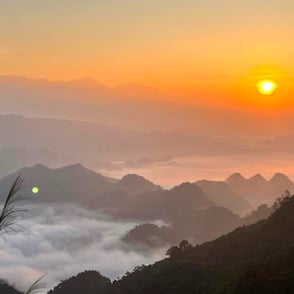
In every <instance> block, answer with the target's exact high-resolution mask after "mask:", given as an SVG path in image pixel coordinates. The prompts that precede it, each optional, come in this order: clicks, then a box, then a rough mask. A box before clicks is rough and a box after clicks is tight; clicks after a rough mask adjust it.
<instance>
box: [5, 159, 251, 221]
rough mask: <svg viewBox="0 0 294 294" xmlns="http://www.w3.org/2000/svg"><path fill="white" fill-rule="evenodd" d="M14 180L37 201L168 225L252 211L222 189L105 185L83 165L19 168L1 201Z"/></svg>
mask: <svg viewBox="0 0 294 294" xmlns="http://www.w3.org/2000/svg"><path fill="white" fill-rule="evenodd" d="M17 175H21V176H22V177H23V178H24V180H25V183H26V186H27V187H26V189H25V190H24V193H26V194H28V195H32V192H31V189H32V188H33V187H34V186H37V187H39V191H40V192H39V194H38V195H37V196H36V201H40V202H69V203H76V204H80V205H85V206H89V207H92V208H97V209H105V210H106V211H108V212H109V213H114V214H117V215H119V216H123V215H125V216H129V217H138V218H147V219H148V218H167V219H170V217H171V216H173V218H175V217H178V216H177V215H178V214H179V213H180V214H181V211H183V212H184V213H186V212H187V211H193V210H197V209H203V208H208V207H211V206H223V207H226V208H229V209H232V210H233V211H235V212H237V213H240V212H243V213H244V211H250V206H249V205H248V203H247V202H246V201H245V200H244V199H242V197H240V196H238V195H237V194H234V193H233V192H232V191H230V189H229V188H228V186H227V185H226V184H225V183H219V182H209V181H201V182H198V183H197V184H196V185H195V184H191V183H183V184H181V185H179V186H176V187H174V188H173V189H171V190H164V189H162V188H161V187H160V186H159V185H155V184H153V183H152V182H150V181H148V180H146V179H145V178H143V177H141V176H138V175H135V174H129V175H126V176H124V177H123V178H122V179H121V180H115V179H109V178H107V177H103V176H102V175H100V174H98V173H96V172H93V171H91V170H89V169H87V168H85V167H84V166H82V165H81V164H74V165H69V166H65V167H62V168H56V169H52V168H48V167H46V166H45V165H42V164H37V165H35V166H32V167H29V168H23V169H21V170H19V171H18V172H16V173H13V174H11V175H8V176H7V177H5V178H3V179H2V180H1V181H0V187H1V188H0V189H1V192H2V194H1V195H5V191H7V190H8V189H9V187H10V185H11V183H12V182H13V180H14V179H15V178H16V176H17ZM2 197H3V196H2Z"/></svg>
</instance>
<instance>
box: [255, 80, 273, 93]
mask: <svg viewBox="0 0 294 294" xmlns="http://www.w3.org/2000/svg"><path fill="white" fill-rule="evenodd" d="M277 87H278V86H277V84H276V83H275V82H274V81H272V80H262V81H260V82H259V83H258V84H257V89H258V92H259V93H260V94H262V95H272V94H273V93H274V92H275V91H276V89H277Z"/></svg>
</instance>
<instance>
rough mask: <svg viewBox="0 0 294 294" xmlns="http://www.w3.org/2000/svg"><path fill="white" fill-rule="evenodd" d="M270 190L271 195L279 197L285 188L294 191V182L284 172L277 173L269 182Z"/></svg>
mask: <svg viewBox="0 0 294 294" xmlns="http://www.w3.org/2000/svg"><path fill="white" fill-rule="evenodd" d="M268 185H269V187H268V190H269V192H271V195H277V197H279V196H281V195H282V194H284V192H285V190H289V191H290V192H293V191H294V183H293V182H292V181H291V180H290V179H289V178H288V177H287V176H286V175H284V174H282V173H276V174H275V175H274V176H273V177H272V178H271V179H270V180H269V182H268Z"/></svg>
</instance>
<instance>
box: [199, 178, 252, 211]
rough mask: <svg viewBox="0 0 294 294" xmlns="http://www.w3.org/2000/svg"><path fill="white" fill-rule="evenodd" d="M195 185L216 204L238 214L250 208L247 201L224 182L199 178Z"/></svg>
mask: <svg viewBox="0 0 294 294" xmlns="http://www.w3.org/2000/svg"><path fill="white" fill-rule="evenodd" d="M195 185H197V186H198V187H200V188H201V190H202V191H203V192H205V194H206V195H207V196H208V197H209V199H210V200H211V201H212V202H213V203H214V204H215V205H216V206H221V207H226V208H228V209H230V210H232V211H233V212H236V213H238V214H245V213H247V212H248V211H250V210H251V206H250V204H249V202H248V201H247V200H245V199H244V198H242V197H241V196H239V195H238V194H237V193H234V192H233V191H232V190H231V189H230V187H229V185H228V184H227V183H225V182H220V181H208V180H201V181H197V182H196V183H195Z"/></svg>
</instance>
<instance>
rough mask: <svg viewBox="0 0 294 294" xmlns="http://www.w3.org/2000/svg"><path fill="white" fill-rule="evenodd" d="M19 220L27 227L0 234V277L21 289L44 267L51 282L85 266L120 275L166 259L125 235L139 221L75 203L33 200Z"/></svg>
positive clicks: (83, 268) (102, 272)
mask: <svg viewBox="0 0 294 294" xmlns="http://www.w3.org/2000/svg"><path fill="white" fill-rule="evenodd" d="M19 221H20V222H21V225H22V226H24V227H25V228H26V231H25V232H22V233H17V234H14V235H9V236H6V237H5V240H4V239H2V240H0V248H1V249H0V260H1V263H0V277H1V278H3V279H6V280H8V281H9V282H10V283H12V284H14V285H15V286H16V287H17V288H19V289H21V290H24V289H26V288H27V287H28V286H29V285H30V284H31V283H32V282H33V281H35V280H36V279H37V278H39V277H40V276H41V275H42V274H44V273H48V274H47V276H46V283H47V284H48V286H49V287H53V286H54V285H56V284H57V283H58V282H59V281H60V280H63V279H66V278H68V277H70V276H72V275H76V274H77V273H79V272H81V271H84V270H86V269H88V270H91V269H92V270H97V271H99V272H100V273H101V274H103V275H105V276H107V277H109V278H112V279H115V278H117V277H119V276H121V275H122V274H124V273H125V272H126V271H130V270H132V269H133V268H134V267H135V266H136V265H140V264H149V263H152V262H154V261H156V260H159V259H161V258H162V257H163V256H164V253H165V250H166V248H162V249H160V250H158V251H157V252H152V253H151V252H138V251H135V250H133V249H132V248H130V247H128V246H127V245H126V244H124V243H122V242H121V241H120V238H121V236H122V235H123V234H124V233H125V232H126V231H127V230H129V229H131V228H132V227H134V226H135V225H136V224H137V223H136V222H130V221H115V220H113V219H111V218H109V217H107V216H104V215H101V214H98V213H97V212H94V211H90V210H87V209H84V208H79V207H76V206H72V205H65V204H64V205H58V206H57V205H53V206H52V205H51V206H47V205H38V206H34V207H32V208H31V209H30V213H29V215H28V216H26V217H23V218H22V219H20V220H19Z"/></svg>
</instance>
